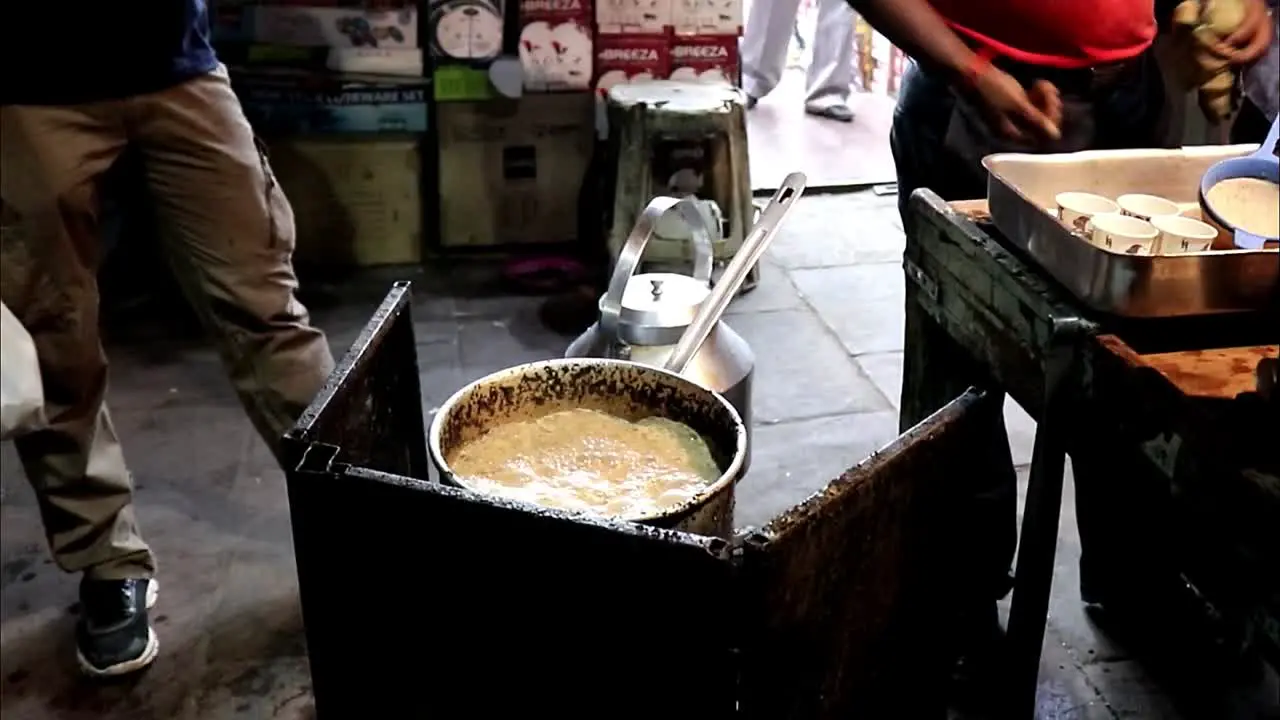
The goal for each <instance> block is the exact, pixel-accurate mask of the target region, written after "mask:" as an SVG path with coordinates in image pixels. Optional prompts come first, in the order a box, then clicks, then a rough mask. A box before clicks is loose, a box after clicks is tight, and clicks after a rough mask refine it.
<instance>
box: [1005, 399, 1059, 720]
mask: <svg viewBox="0 0 1280 720" xmlns="http://www.w3.org/2000/svg"><path fill="white" fill-rule="evenodd" d="M1054 423H1055V421H1054V419H1053V418H1052V417H1046V418H1044V419H1042V420H1041V421H1040V424H1039V426H1038V427H1037V429H1036V443H1035V449H1034V450H1033V451H1032V455H1031V476H1030V478H1029V479H1028V482H1027V501H1026V506H1025V507H1024V508H1023V511H1022V533H1021V536H1020V542H1019V544H1018V564H1017V570H1016V571H1015V572H1014V576H1013V600H1012V602H1011V603H1010V606H1009V632H1008V648H1009V663H1010V666H1011V667H1010V674H1009V681H1010V683H1011V688H1010V691H1009V695H1008V697H1009V700H1010V703H1011V704H1010V707H1009V710H1010V717H1025V718H1034V717H1035V704H1036V687H1037V680H1038V677H1039V673H1040V650H1041V647H1042V646H1043V645H1044V629H1045V624H1046V621H1047V619H1048V611H1049V595H1050V593H1051V592H1052V589H1053V568H1054V558H1055V556H1056V554H1057V549H1058V522H1059V517H1060V514H1061V510H1062V485H1063V473H1064V471H1065V468H1064V465H1065V464H1066V457H1067V455H1066V450H1065V448H1064V447H1063V444H1062V442H1061V439H1060V435H1059V434H1058V432H1057V430H1056V428H1055V425H1054Z"/></svg>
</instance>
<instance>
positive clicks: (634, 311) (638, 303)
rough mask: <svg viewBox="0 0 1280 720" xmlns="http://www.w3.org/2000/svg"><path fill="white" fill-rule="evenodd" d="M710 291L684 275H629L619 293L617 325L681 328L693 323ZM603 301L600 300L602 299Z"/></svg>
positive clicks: (704, 285)
mask: <svg viewBox="0 0 1280 720" xmlns="http://www.w3.org/2000/svg"><path fill="white" fill-rule="evenodd" d="M710 294H711V288H710V287H709V286H708V285H707V284H706V283H704V282H700V281H698V280H697V279H695V278H692V277H689V276H688V275H679V274H677V273H644V274H642V275H633V276H631V279H630V280H629V281H628V282H627V287H626V289H625V290H623V292H622V311H621V313H620V314H619V318H618V319H619V321H620V324H621V325H624V326H630V327H631V328H638V327H646V328H683V327H686V326H688V325H689V323H691V322H693V318H694V316H695V315H697V313H698V308H699V307H700V306H701V305H702V303H703V301H704V300H706V299H707V296H708V295H710ZM602 302H603V299H602Z"/></svg>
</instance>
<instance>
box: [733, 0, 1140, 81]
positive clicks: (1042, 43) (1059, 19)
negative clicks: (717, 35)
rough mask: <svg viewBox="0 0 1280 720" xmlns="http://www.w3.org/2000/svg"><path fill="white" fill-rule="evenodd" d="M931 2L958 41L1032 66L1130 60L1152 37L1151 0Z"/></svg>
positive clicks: (1083, 64) (1090, 63)
mask: <svg viewBox="0 0 1280 720" xmlns="http://www.w3.org/2000/svg"><path fill="white" fill-rule="evenodd" d="M757 2H760V0H757ZM930 3H931V4H932V5H933V7H934V8H935V9H937V11H938V12H939V13H940V14H941V15H942V17H944V18H946V20H947V23H948V24H949V25H951V27H952V28H953V29H954V30H955V31H956V32H958V33H960V34H961V35H962V36H964V37H966V38H968V39H970V40H972V41H974V42H976V43H978V44H979V45H981V46H984V47H986V48H988V49H990V50H992V51H994V52H995V53H997V54H999V55H1000V56H1003V57H1007V58H1009V59H1011V60H1015V61H1017V62H1023V63H1028V64H1031V65H1046V66H1049V67H1056V68H1068V69H1072V68H1082V67H1089V66H1091V65H1100V64H1104V63H1112V62H1119V61H1122V60H1129V59H1131V58H1134V57H1137V56H1138V55H1139V54H1141V53H1142V51H1144V50H1146V49H1147V47H1148V46H1149V45H1151V41H1152V40H1153V39H1154V38H1155V36H1156V18H1155V0H930Z"/></svg>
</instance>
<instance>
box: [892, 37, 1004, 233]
mask: <svg viewBox="0 0 1280 720" xmlns="http://www.w3.org/2000/svg"><path fill="white" fill-rule="evenodd" d="M954 108H955V96H953V95H952V94H951V88H950V87H949V86H948V85H947V83H946V82H944V81H943V80H941V79H940V78H938V77H936V76H934V75H932V74H930V73H929V72H927V71H926V70H924V69H922V68H921V67H920V66H918V65H916V64H915V63H914V62H912V63H911V64H909V65H908V66H907V69H906V72H904V73H903V75H902V89H901V90H900V91H899V92H898V104H897V106H896V107H895V108H894V110H893V127H892V129H891V131H890V133H889V146H890V148H891V149H892V150H893V164H894V168H895V169H896V170H897V175H898V211H899V212H900V213H901V214H902V216H903V219H904V220H905V218H906V214H907V200H908V199H909V198H910V197H911V193H913V192H915V191H916V190H918V189H920V188H924V187H927V188H929V189H930V190H933V191H934V192H935V193H937V194H938V196H939V197H941V198H942V199H943V200H973V199H976V198H983V197H986V196H987V175H986V171H985V170H983V169H982V168H981V167H970V166H969V165H968V164H966V163H965V162H963V161H962V160H961V159H960V158H958V157H956V155H955V154H954V153H952V152H951V151H950V150H948V149H947V147H946V144H945V140H946V136H947V126H948V125H949V124H950V122H951V112H952V110H953V109H954Z"/></svg>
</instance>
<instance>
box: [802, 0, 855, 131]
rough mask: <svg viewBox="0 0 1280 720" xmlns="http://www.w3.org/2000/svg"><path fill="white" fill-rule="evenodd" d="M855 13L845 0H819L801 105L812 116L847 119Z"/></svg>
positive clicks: (849, 112)
mask: <svg viewBox="0 0 1280 720" xmlns="http://www.w3.org/2000/svg"><path fill="white" fill-rule="evenodd" d="M856 21H857V15H856V14H855V13H854V12H853V8H851V7H849V4H848V3H847V2H845V0H818V24H817V29H816V30H815V31H814V34H813V58H812V60H811V61H810V62H809V70H808V73H807V75H806V79H807V81H808V83H807V84H808V89H807V94H806V97H805V101H804V108H805V110H807V111H808V112H810V113H811V114H814V115H821V116H823V117H828V118H831V119H832V120H839V121H841V122H850V121H852V120H853V112H852V111H850V110H849V104H848V103H849V88H850V87H851V86H852V85H853V57H854V52H853V34H854V23H855V22H856Z"/></svg>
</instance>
